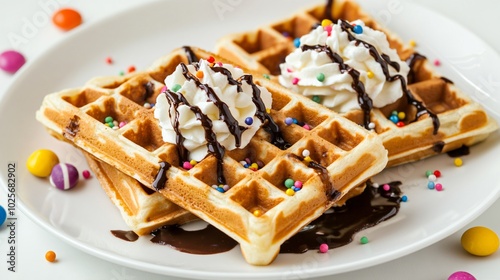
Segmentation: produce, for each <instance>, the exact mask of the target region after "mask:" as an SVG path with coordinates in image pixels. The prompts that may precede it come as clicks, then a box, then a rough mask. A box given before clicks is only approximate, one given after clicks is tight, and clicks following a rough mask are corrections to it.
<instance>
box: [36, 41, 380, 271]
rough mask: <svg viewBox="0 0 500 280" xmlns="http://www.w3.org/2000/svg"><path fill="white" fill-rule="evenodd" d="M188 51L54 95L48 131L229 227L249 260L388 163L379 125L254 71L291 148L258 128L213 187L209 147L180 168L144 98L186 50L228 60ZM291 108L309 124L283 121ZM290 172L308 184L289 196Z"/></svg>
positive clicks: (274, 248) (44, 115)
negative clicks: (365, 124) (252, 163)
mask: <svg viewBox="0 0 500 280" xmlns="http://www.w3.org/2000/svg"><path fill="white" fill-rule="evenodd" d="M186 50H187V49H186V48H184V49H178V50H176V51H174V52H173V53H171V54H170V55H168V56H166V57H163V58H162V59H160V60H159V61H158V62H157V63H155V64H154V66H153V67H152V68H151V69H150V70H149V71H147V72H140V73H136V74H129V75H126V76H123V77H104V78H96V79H94V80H92V81H90V82H89V83H88V84H87V85H86V86H84V87H82V88H76V89H68V90H63V91H60V92H57V93H53V94H49V95H47V96H46V97H45V98H44V101H43V104H42V106H41V108H40V109H39V111H38V112H37V115H36V116H37V119H38V120H39V121H40V122H42V123H43V124H44V125H45V127H46V128H47V129H48V130H50V131H51V133H53V134H55V135H57V136H58V137H64V138H65V140H66V141H70V142H72V143H73V144H74V145H76V146H77V147H79V148H81V149H83V150H84V151H86V152H88V153H90V154H92V155H93V156H94V157H96V158H98V159H99V160H101V161H103V162H106V163H108V164H110V165H111V166H113V167H114V168H116V169H118V170H120V171H122V172H123V173H125V174H127V175H128V176H130V177H132V178H134V179H136V180H137V181H139V182H140V183H142V184H143V185H144V186H147V187H149V188H151V189H158V191H159V192H160V193H161V194H162V195H164V196H165V197H166V198H168V199H169V200H170V201H172V202H174V203H175V204H177V205H179V206H181V207H182V208H184V209H186V210H189V211H190V212H191V213H193V214H195V215H196V216H198V217H200V218H202V219H203V220H205V221H207V222H208V223H210V224H212V225H214V226H215V227H217V228H219V229H220V230H222V231H223V232H225V233H226V234H227V235H229V236H230V237H232V238H233V239H235V240H236V241H237V242H238V243H239V244H240V248H241V251H242V253H243V255H244V257H245V259H246V261H247V262H248V263H250V264H253V265H267V264H269V263H271V262H272V261H273V260H274V258H275V257H276V255H277V254H278V252H279V248H280V245H281V244H282V243H283V242H284V241H285V240H286V239H288V238H289V237H290V236H292V235H293V234H294V233H295V232H297V231H299V230H300V229H301V228H302V227H304V226H305V225H307V224H308V223H309V222H311V221H312V220H314V219H315V218H316V217H318V216H319V215H321V214H322V213H323V212H324V211H326V209H328V208H329V207H330V206H332V205H333V204H334V203H335V202H336V201H338V199H340V198H341V197H342V196H343V195H345V194H346V193H348V192H349V191H350V190H351V189H356V188H357V186H359V185H360V184H362V183H363V182H364V181H366V179H367V178H369V177H371V176H372V175H374V174H376V173H378V172H380V171H381V170H382V169H383V168H384V167H385V165H386V163H387V151H386V150H385V149H384V147H383V145H382V142H381V140H380V138H379V137H377V135H376V134H375V133H373V132H368V131H366V130H365V129H363V128H361V127H360V126H359V125H357V124H355V123H353V122H351V121H349V120H347V119H345V118H343V117H341V116H339V115H338V114H335V113H334V112H331V111H329V110H326V109H325V108H324V107H322V106H320V105H318V104H316V103H314V102H312V101H310V100H308V99H307V98H304V97H301V96H297V95H292V94H290V93H289V92H288V91H287V90H284V89H283V88H281V87H278V86H277V85H275V84H274V83H271V82H269V81H268V80H266V79H262V78H260V77H254V82H255V83H256V84H260V85H261V86H264V87H266V88H268V90H269V91H270V92H271V94H272V97H273V105H272V108H271V109H270V113H269V114H270V116H271V117H272V119H273V120H274V122H275V123H276V124H277V126H278V127H279V128H280V130H281V133H282V136H283V138H284V139H285V140H286V141H287V142H288V143H290V144H291V146H289V147H287V148H286V149H279V148H278V147H276V146H275V145H273V144H271V139H270V134H269V133H268V132H267V131H266V130H265V129H260V130H259V131H258V132H257V134H256V135H255V136H254V137H253V138H252V139H251V141H250V143H249V144H248V145H247V146H246V147H245V148H243V149H235V150H232V151H226V153H225V155H224V157H223V165H222V166H223V174H224V176H225V178H226V182H227V184H228V185H229V186H230V189H229V190H228V191H226V192H225V193H221V192H219V191H217V190H215V189H214V188H212V187H211V186H212V185H213V184H216V183H217V175H216V172H214V170H216V166H217V159H216V158H215V157H214V156H213V155H209V156H207V157H206V158H205V159H203V160H202V161H200V162H199V163H198V164H196V165H195V166H194V167H193V168H192V169H190V170H185V169H183V168H182V167H181V166H180V165H179V158H178V155H177V151H176V146H175V145H172V144H168V143H164V142H163V141H162V137H161V132H160V128H159V127H158V124H157V120H156V119H154V118H153V110H152V109H147V108H145V107H144V106H143V104H144V102H145V101H147V102H154V100H156V96H157V95H158V94H160V91H161V88H162V87H163V84H162V81H164V79H165V77H166V76H167V75H168V74H170V73H172V72H173V70H174V69H175V67H176V66H177V65H178V64H179V63H180V62H185V63H188V57H190V56H189V55H187V54H192V55H195V56H196V57H199V58H208V57H209V56H211V55H212V56H214V57H215V58H216V60H217V61H220V62H224V63H226V61H225V60H224V59H222V58H220V57H218V56H216V55H213V54H210V53H208V52H205V51H203V50H200V49H197V48H190V49H189V50H190V51H189V52H186ZM191 57H192V56H191ZM106 116H112V117H113V118H114V119H115V120H117V121H119V122H122V121H126V122H127V124H126V125H124V126H122V127H121V128H119V129H117V130H115V129H112V128H110V127H108V126H106V125H104V124H103V119H104V118H105V117H106ZM287 116H293V117H295V118H297V119H300V120H301V121H303V122H306V123H308V124H309V125H311V127H312V129H311V130H306V129H304V128H302V127H300V126H298V125H295V124H293V125H290V126H288V125H286V124H285V123H284V119H285V118H286V117H287ZM304 149H308V150H309V151H310V158H311V159H312V161H311V162H305V161H304V160H303V159H304V158H302V152H303V150H304ZM246 157H249V158H252V159H253V160H258V161H261V162H262V163H263V166H262V168H260V169H259V170H257V171H252V170H250V169H248V168H244V167H243V166H242V165H241V163H240V161H242V160H243V159H245V158H246ZM311 167H312V168H311ZM287 178H293V179H294V180H300V181H302V182H303V188H302V190H300V191H298V192H296V193H295V195H293V196H289V195H287V194H286V192H285V191H286V187H284V186H283V182H284V181H285V179H287ZM257 213H258V215H256V214H257Z"/></svg>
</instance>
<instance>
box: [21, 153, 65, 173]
mask: <svg viewBox="0 0 500 280" xmlns="http://www.w3.org/2000/svg"><path fill="white" fill-rule="evenodd" d="M58 163H59V158H58V157H57V155H56V154H55V153H54V152H52V151H51V150H44V149H42V150H37V151H34V152H33V153H32V154H31V155H30V156H29V157H28V160H27V161H26V167H27V168H28V171H29V172H30V173H31V174H33V175H35V176H38V177H48V176H49V175H50V172H52V168H53V167H54V166H55V165H56V164H58Z"/></svg>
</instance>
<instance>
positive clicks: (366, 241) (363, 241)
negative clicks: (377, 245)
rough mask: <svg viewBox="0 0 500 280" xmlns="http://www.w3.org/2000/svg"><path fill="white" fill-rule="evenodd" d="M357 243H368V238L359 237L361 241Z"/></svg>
mask: <svg viewBox="0 0 500 280" xmlns="http://www.w3.org/2000/svg"><path fill="white" fill-rule="evenodd" d="M359 242H361V244H366V243H368V237H366V236H363V237H361V239H360V240H359Z"/></svg>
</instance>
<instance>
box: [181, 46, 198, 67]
mask: <svg viewBox="0 0 500 280" xmlns="http://www.w3.org/2000/svg"><path fill="white" fill-rule="evenodd" d="M182 49H183V50H184V52H185V54H186V58H187V60H188V63H189V64H193V63H194V62H198V56H196V54H195V53H194V52H193V50H192V49H191V48H190V47H189V46H183V47H182Z"/></svg>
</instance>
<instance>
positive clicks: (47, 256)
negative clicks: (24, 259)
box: [45, 251, 56, 262]
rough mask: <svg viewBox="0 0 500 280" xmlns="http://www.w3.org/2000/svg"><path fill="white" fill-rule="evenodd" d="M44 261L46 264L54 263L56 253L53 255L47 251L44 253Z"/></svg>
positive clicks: (52, 252)
mask: <svg viewBox="0 0 500 280" xmlns="http://www.w3.org/2000/svg"><path fill="white" fill-rule="evenodd" d="M45 259H46V260H47V261H48V262H54V261H55V260H56V253H54V251H47V253H45Z"/></svg>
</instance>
